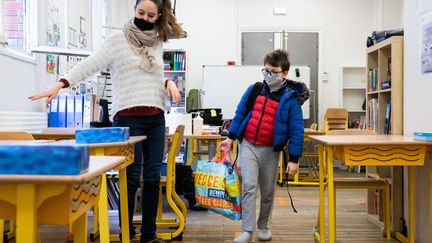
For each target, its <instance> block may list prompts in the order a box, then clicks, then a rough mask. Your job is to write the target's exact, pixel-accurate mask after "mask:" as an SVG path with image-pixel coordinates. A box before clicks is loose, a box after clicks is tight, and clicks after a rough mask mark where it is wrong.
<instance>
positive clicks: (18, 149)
mask: <svg viewBox="0 0 432 243" xmlns="http://www.w3.org/2000/svg"><path fill="white" fill-rule="evenodd" d="M88 167H89V148H88V146H84V145H48V144H44V145H42V144H37V145H36V144H35V145H33V144H32V145H1V146H0V174H7V175H10V174H19V175H78V174H81V173H83V172H86V171H87V170H88Z"/></svg>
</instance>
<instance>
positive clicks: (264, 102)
mask: <svg viewBox="0 0 432 243" xmlns="http://www.w3.org/2000/svg"><path fill="white" fill-rule="evenodd" d="M278 105H279V102H277V101H274V100H272V99H270V98H269V97H266V96H263V95H259V96H258V97H257V99H256V100H255V104H254V106H253V108H252V116H251V118H250V120H249V122H248V124H247V126H246V129H245V132H244V138H245V139H246V140H247V141H248V142H250V143H252V144H256V145H261V146H273V139H274V122H275V118H276V111H277V108H278Z"/></svg>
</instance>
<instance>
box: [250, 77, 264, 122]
mask: <svg viewBox="0 0 432 243" xmlns="http://www.w3.org/2000/svg"><path fill="white" fill-rule="evenodd" d="M263 87H264V83H263V82H256V83H255V84H254V86H253V88H252V90H251V92H250V93H249V97H248V99H247V101H246V111H247V112H246V114H247V113H249V111H250V110H252V108H253V105H254V104H255V100H256V98H257V97H258V95H259V94H260V93H261V90H262V88H263Z"/></svg>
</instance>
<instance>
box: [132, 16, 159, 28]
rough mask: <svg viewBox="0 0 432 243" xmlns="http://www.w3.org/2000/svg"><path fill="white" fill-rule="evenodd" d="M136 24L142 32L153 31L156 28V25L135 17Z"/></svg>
mask: <svg viewBox="0 0 432 243" xmlns="http://www.w3.org/2000/svg"><path fill="white" fill-rule="evenodd" d="M134 24H135V25H136V26H137V27H138V29H140V30H141V31H146V30H152V29H153V28H154V23H150V22H148V21H146V20H145V19H138V18H137V17H135V19H134Z"/></svg>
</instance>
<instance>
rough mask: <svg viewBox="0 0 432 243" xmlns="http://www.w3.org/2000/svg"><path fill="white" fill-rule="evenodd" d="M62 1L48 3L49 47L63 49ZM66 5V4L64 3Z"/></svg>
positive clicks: (53, 0) (50, 0)
mask: <svg viewBox="0 0 432 243" xmlns="http://www.w3.org/2000/svg"><path fill="white" fill-rule="evenodd" d="M61 4H62V1H59V0H48V1H47V45H48V46H54V47H61V46H62V45H61V43H60V41H61V36H62V34H61V29H62V26H63V24H62V20H61V15H62V14H61V9H60V6H61ZM63 5H64V3H63Z"/></svg>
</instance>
